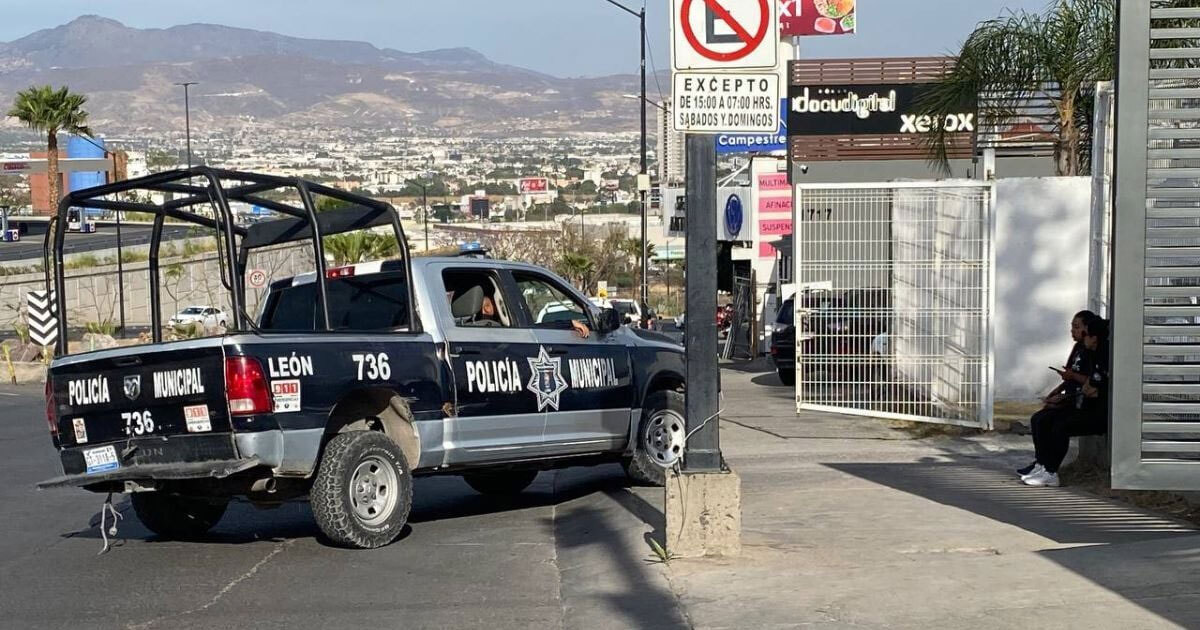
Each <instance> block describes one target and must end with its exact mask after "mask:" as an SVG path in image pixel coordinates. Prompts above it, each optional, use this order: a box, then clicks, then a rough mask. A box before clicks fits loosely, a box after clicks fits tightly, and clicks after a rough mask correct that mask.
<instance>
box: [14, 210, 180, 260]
mask: <svg viewBox="0 0 1200 630" xmlns="http://www.w3.org/2000/svg"><path fill="white" fill-rule="evenodd" d="M14 222H15V220H14ZM194 229H195V228H194V226H190V225H189V226H170V225H167V226H164V227H163V241H164V242H167V241H173V240H177V239H181V238H186V237H188V236H189V232H190V231H192V230H194ZM151 231H152V230H151V228H150V226H148V225H123V226H121V247H122V248H124V247H132V246H137V245H147V244H149V243H150V235H151ZM45 238H46V232H45V226H44V224H32V225H31V227H30V230H29V233H28V234H26V235H24V236H22V237H21V240H20V241H18V242H16V243H2V242H0V262H10V261H16V260H32V259H41V257H42V247H43V246H44V243H45ZM116 247H117V228H116V227H115V226H112V225H107V224H106V225H103V226H100V227H98V228H97V230H96V232H93V233H91V234H80V233H77V232H71V233H68V234H67V238H66V241H65V243H64V247H63V251H64V252H66V253H68V254H79V253H83V252H94V251H100V250H105V249H116Z"/></svg>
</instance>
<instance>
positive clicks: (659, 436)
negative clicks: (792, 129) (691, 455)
mask: <svg viewBox="0 0 1200 630" xmlns="http://www.w3.org/2000/svg"><path fill="white" fill-rule="evenodd" d="M686 431H687V423H686V422H685V421H684V404H683V394H680V393H679V392H672V391H661V392H654V393H653V394H650V395H649V396H647V397H646V403H645V406H644V408H643V409H642V421H641V422H640V423H639V424H638V432H637V443H636V444H635V446H634V452H633V457H630V458H628V459H626V460H625V462H624V464H625V474H627V475H629V478H630V479H633V480H634V481H636V482H638V483H642V484H646V485H650V486H662V485H665V484H666V482H667V468H668V466H667V464H668V463H673V462H675V461H678V460H679V458H680V457H683V443H684V436H685V435H686Z"/></svg>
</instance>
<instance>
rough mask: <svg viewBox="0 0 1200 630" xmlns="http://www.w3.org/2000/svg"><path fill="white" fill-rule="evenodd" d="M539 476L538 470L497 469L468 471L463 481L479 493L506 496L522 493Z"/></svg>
mask: <svg viewBox="0 0 1200 630" xmlns="http://www.w3.org/2000/svg"><path fill="white" fill-rule="evenodd" d="M537 476H538V471H536V470H497V471H493V472H478V473H467V474H465V475H463V481H465V482H467V485H468V486H471V488H473V489H474V490H475V492H478V493H479V494H487V495H499V496H506V495H514V494H520V493H521V491H522V490H524V489H525V488H528V487H529V484H531V483H533V480H534V479H537Z"/></svg>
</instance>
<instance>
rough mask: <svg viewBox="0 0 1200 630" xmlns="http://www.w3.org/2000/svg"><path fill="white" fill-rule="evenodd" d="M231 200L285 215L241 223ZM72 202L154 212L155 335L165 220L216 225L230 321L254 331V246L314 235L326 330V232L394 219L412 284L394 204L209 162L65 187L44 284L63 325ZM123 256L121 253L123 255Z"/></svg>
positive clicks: (49, 234) (156, 337) (49, 240)
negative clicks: (321, 206) (325, 202)
mask: <svg viewBox="0 0 1200 630" xmlns="http://www.w3.org/2000/svg"><path fill="white" fill-rule="evenodd" d="M280 192H284V193H293V194H295V195H297V196H298V197H299V199H300V205H299V206H297V205H293V204H289V203H285V202H282V201H277V200H275V199H272V198H269V197H267V196H264V195H270V194H272V193H280ZM137 193H146V194H147V195H151V196H152V194H153V193H159V194H161V195H163V198H164V201H163V202H162V203H161V204H157V203H147V202H145V201H144V200H139V199H144V198H145V197H146V195H138V194H137ZM316 196H322V197H329V198H331V199H334V200H336V201H338V202H341V204H343V206H342V207H338V208H336V209H331V210H326V211H318V208H317V204H316V202H315V201H314V198H315V197H316ZM231 202H240V203H246V204H250V205H253V206H259V207H261V208H266V209H268V210H271V211H273V212H276V213H279V214H281V215H283V218H279V219H275V220H271V221H264V222H261V223H255V224H253V225H238V224H237V222H236V221H235V216H234V213H233V212H232V211H231V210H230V203H231ZM71 208H85V209H86V208H94V209H97V210H107V211H113V212H140V213H146V214H151V215H153V216H154V224H153V229H152V233H151V240H150V251H149V273H150V312H151V334H152V336H153V337H152V338H153V341H154V342H155V343H159V342H161V341H162V314H161V312H160V305H161V295H160V292H161V287H160V282H159V246H160V245H161V243H162V231H163V224H164V222H165V221H166V219H168V218H171V219H175V220H178V221H183V222H185V223H192V224H195V225H199V226H202V227H205V228H209V229H211V230H213V235H214V236H215V237H216V239H217V261H218V263H219V265H220V270H221V284H222V285H223V286H224V287H225V289H226V290H227V291H229V293H230V303H231V304H232V306H233V320H232V322H231V328H233V329H235V330H242V331H245V330H253V328H254V322H253V321H252V319H253V318H252V317H250V316H249V315H248V314H247V312H246V308H245V304H246V285H245V273H246V265H247V261H248V260H249V256H250V253H251V252H252V251H253V250H256V249H261V248H264V247H271V246H274V245H280V244H284V243H291V242H296V241H304V240H309V241H311V242H312V247H313V252H314V260H315V261H316V262H315V271H316V280H317V282H316V284H317V299H318V302H319V304H318V309H317V313H318V316H319V318H320V319H319V321H318V322H317V325H318V328H319V329H320V330H328V329H329V307H328V294H327V289H326V265H325V248H324V246H323V243H322V238H323V237H326V236H332V235H335V234H342V233H346V232H354V231H357V230H363V229H368V228H372V227H377V226H384V225H391V226H392V228H393V230H394V232H395V235H396V240H397V242H398V244H399V250H400V256H401V257H402V261H403V263H404V270H405V274H406V277H407V281H408V283H409V286H412V265H411V264H410V258H409V253H408V242H407V240H406V239H405V236H404V228H403V227H402V226H401V224H400V217H399V215H398V214H397V213H396V210H395V208H393V207H392V206H391V204H388V203H385V202H382V201H378V200H375V199H371V198H369V197H364V196H362V195H356V194H353V193H350V192H346V191H344V190H339V189H336V188H330V187H328V186H322V185H320V184H317V183H314V182H309V181H306V180H303V179H299V178H289V177H278V176H273V175H263V174H258V173H246V172H240V171H231V170H225V169H219V168H211V167H207V166H198V167H194V168H191V169H187V170H175V171H170V172H165V173H158V174H153V175H148V176H145V177H140V178H137V179H131V180H127V181H122V182H117V183H114V184H107V185H104V186H97V187H94V188H86V189H83V190H78V191H74V192H71V193H69V194H67V195H66V196H65V197H63V199H62V200H61V201H60V202H59V204H58V211H57V214H56V215H55V216H54V217H52V218H51V223H50V228H49V229H48V230H47V231H46V241H45V255H44V262H45V271H46V289H47V291H50V292H51V295H53V296H54V300H55V303H56V305H57V309H58V317H59V318H60V319H59V327H60V330H63V331H65V330H66V329H67V328H66V326H67V321H66V319H67V310H66V295H65V293H66V292H65V278H64V270H65V267H64V265H63V244H64V241H65V237H66V231H67V213H68V211H69V210H70V209H71ZM118 255H119V254H118ZM408 309H409V321H410V322H413V326H414V328H415V327H416V326H417V324H416V322H417V321H418V320H417V317H416V313H415V306H414V304H412V301H411V300H410V301H409V305H408ZM67 347H68V346H67V336H66V335H65V334H62V335H59V337H58V341H57V347H56V354H58V355H65V354H67V352H68V350H67Z"/></svg>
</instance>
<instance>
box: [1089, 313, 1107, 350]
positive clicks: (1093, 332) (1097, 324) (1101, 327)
mask: <svg viewBox="0 0 1200 630" xmlns="http://www.w3.org/2000/svg"><path fill="white" fill-rule="evenodd" d="M1083 326H1084V328H1086V329H1087V336H1089V337H1099V338H1100V341H1101V343H1103V342H1106V341H1108V320H1107V319H1104V318H1103V317H1100V316H1099V315H1096V314H1094V313H1093V314H1092V316H1091V317H1090V318H1088V319H1085V320H1084V321H1083Z"/></svg>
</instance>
